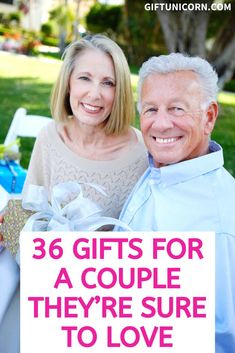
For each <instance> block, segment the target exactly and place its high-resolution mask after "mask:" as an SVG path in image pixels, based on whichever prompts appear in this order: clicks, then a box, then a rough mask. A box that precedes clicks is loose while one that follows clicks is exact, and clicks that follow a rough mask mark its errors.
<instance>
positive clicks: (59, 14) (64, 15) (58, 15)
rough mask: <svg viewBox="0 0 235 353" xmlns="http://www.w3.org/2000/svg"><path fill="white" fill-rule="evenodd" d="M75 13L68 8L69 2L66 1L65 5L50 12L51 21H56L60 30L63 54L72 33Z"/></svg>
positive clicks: (60, 43) (60, 44) (61, 51)
mask: <svg viewBox="0 0 235 353" xmlns="http://www.w3.org/2000/svg"><path fill="white" fill-rule="evenodd" d="M74 18H75V17H74V12H73V10H72V9H71V8H70V7H69V6H68V1H67V0H65V1H64V5H60V6H58V7H56V8H54V9H53V10H51V11H50V20H52V21H54V22H55V23H56V24H57V26H58V30H59V48H60V53H61V54H63V52H64V49H65V46H66V41H67V39H68V34H70V33H71V31H72V24H73V21H74Z"/></svg>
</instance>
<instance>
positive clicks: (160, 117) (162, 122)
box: [152, 108, 174, 131]
mask: <svg viewBox="0 0 235 353" xmlns="http://www.w3.org/2000/svg"><path fill="white" fill-rule="evenodd" d="M173 126H174V124H173V120H172V116H171V115H170V114H169V112H168V111H167V110H166V109H164V108H159V109H158V112H157V114H156V116H155V119H154V121H153V124H152V127H153V128H155V129H157V130H158V131H165V130H168V129H171V128H172V127H173Z"/></svg>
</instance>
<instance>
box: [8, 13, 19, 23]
mask: <svg viewBox="0 0 235 353" xmlns="http://www.w3.org/2000/svg"><path fill="white" fill-rule="evenodd" d="M8 19H9V21H10V22H12V21H14V22H16V23H17V24H20V19H21V13H20V12H19V11H18V12H11V13H9V15H8Z"/></svg>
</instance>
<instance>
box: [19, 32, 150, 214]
mask: <svg viewBox="0 0 235 353" xmlns="http://www.w3.org/2000/svg"><path fill="white" fill-rule="evenodd" d="M51 113H52V116H53V118H54V121H52V122H51V123H50V124H48V125H47V126H46V128H44V129H43V130H42V131H41V133H40V135H39V136H38V138H37V140H36V143H35V146H34V150H33V153H32V158H31V162H30V165H29V170H28V176H27V179H26V184H25V190H27V186H28V185H29V184H31V183H32V184H37V185H44V186H45V187H46V188H47V189H48V190H49V191H51V188H52V187H53V186H54V185H55V184H58V183H60V182H64V181H69V180H76V181H79V182H92V183H96V184H98V185H101V186H103V187H104V188H105V192H106V194H107V195H106V196H104V195H102V194H100V193H99V192H97V191H96V190H95V189H94V188H90V187H89V186H86V187H85V195H86V196H87V197H89V198H91V199H92V200H93V201H95V202H97V203H98V204H99V205H100V206H101V207H102V208H103V211H104V212H103V213H104V214H105V215H106V216H113V217H118V215H119V213H120V210H121V208H122V205H123V203H124V201H125V199H126V198H127V196H128V194H129V193H130V191H131V189H132V188H133V186H134V184H135V183H136V181H137V180H138V178H139V176H140V175H141V174H142V173H143V172H144V171H145V169H146V167H147V154H146V150H145V147H144V144H143V141H142V137H141V134H140V132H139V131H138V130H136V129H134V128H132V127H130V124H131V121H132V119H133V116H134V105H133V97H132V90H131V83H130V72H129V67H128V64H127V61H126V58H125V56H124V54H123V52H122V50H121V49H120V47H119V46H118V45H117V44H116V43H115V42H113V41H112V40H111V39H109V38H107V37H105V36H103V35H94V36H86V37H84V38H83V39H81V40H80V41H78V42H74V43H72V44H71V45H70V46H69V47H68V48H67V49H66V51H65V54H64V61H63V64H62V67H61V71H60V73H59V76H58V79H57V82H56V84H55V86H54V89H53V92H52V96H51Z"/></svg>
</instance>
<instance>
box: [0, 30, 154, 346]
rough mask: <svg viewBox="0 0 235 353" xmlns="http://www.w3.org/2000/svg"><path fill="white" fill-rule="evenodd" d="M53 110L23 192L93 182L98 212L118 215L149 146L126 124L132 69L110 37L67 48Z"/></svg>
mask: <svg viewBox="0 0 235 353" xmlns="http://www.w3.org/2000/svg"><path fill="white" fill-rule="evenodd" d="M51 113H52V116H53V118H54V120H53V121H52V122H51V123H49V124H48V125H47V126H46V127H45V128H44V129H43V130H42V131H41V133H40V134H39V136H38V138H37V140H36V143H35V146H34V150H33V153H32V157H31V161H30V165H29V170H28V175H27V179H26V183H25V187H24V192H27V188H28V185H29V184H37V185H43V186H45V187H46V188H47V189H48V191H49V192H50V191H51V190H52V187H53V186H54V185H56V184H58V183H60V182H66V181H70V180H76V181H78V182H88V183H96V184H98V185H101V186H103V187H104V188H105V192H106V196H104V195H103V194H101V193H99V192H97V191H96V190H95V189H94V188H92V187H89V186H88V185H86V186H84V193H85V196H86V197H89V198H90V199H91V200H93V201H95V202H97V203H98V204H99V205H100V206H101V208H102V209H103V215H105V216H112V217H118V216H119V213H120V210H121V208H122V206H123V203H124V201H125V200H126V198H127V196H128V194H129V193H130V191H131V189H132V187H133V186H134V184H135V183H136V181H137V180H138V178H139V177H140V175H141V174H142V173H143V172H144V171H145V169H146V168H147V153H146V149H145V147H144V144H143V141H142V137H141V134H140V132H139V131H138V130H136V129H134V128H132V127H131V126H130V124H131V121H132V118H133V116H134V106H133V97H132V91H131V83H130V72H129V67H128V64H127V61H126V58H125V56H124V54H123V52H122V50H121V49H120V47H119V46H118V45H117V44H116V43H115V42H113V41H112V40H110V39H109V38H107V37H105V36H103V35H94V36H87V37H84V38H83V39H81V40H80V41H78V42H75V43H72V44H71V45H70V46H69V47H68V48H67V50H66V52H65V55H64V60H63V63H62V67H61V71H60V73H59V76H58V79H57V82H56V84H55V86H54V89H53V92H52V96H51ZM4 254H5V255H6V253H4ZM4 254H2V255H1V256H3V255H4ZM12 273H13V275H14V276H12V278H11V279H10V278H9V276H8V277H7V281H11V283H10V284H9V286H10V287H11V289H14V288H16V286H17V283H18V273H17V271H16V270H15V269H14V271H13V270H12ZM13 277H14V278H13ZM8 292H9V293H10V291H8ZM18 304H19V296H18V292H17V291H16V294H15V296H14V299H13V301H12V304H11V305H10V306H9V308H10V309H11V308H12V310H8V311H7V313H6V315H5V317H4V320H3V323H2V325H1V327H0V351H1V352H2V351H4V352H10V353H18V350H19V342H18V339H19V336H18V333H19V328H18V325H19V314H18ZM0 305H1V303H0ZM9 328H11V329H10V330H9ZM8 336H11V337H8Z"/></svg>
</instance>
